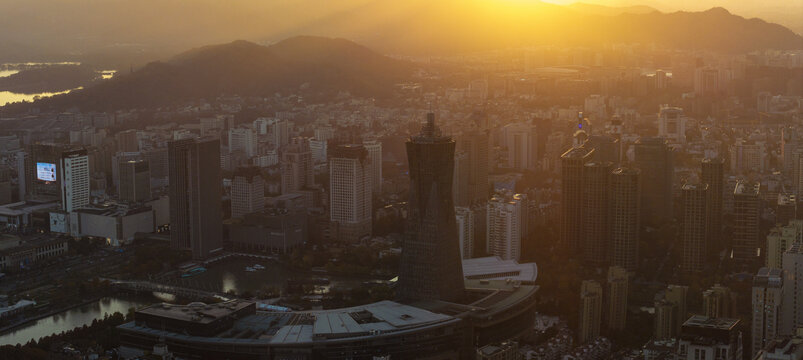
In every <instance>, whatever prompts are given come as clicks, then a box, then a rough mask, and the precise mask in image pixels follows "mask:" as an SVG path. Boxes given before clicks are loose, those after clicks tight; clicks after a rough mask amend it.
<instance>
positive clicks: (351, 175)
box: [329, 145, 372, 243]
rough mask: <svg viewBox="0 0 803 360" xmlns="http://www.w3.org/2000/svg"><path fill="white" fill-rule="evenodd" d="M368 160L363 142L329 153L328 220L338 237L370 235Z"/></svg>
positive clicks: (353, 240) (351, 240)
mask: <svg viewBox="0 0 803 360" xmlns="http://www.w3.org/2000/svg"><path fill="white" fill-rule="evenodd" d="M371 218H372V204H371V159H370V158H369V157H368V151H367V150H366V149H365V147H363V146H362V145H339V146H337V147H335V148H333V149H332V151H330V152H329V220H330V221H331V222H332V223H333V224H336V227H337V239H338V240H339V241H343V242H347V243H356V242H359V241H360V240H362V239H363V238H365V237H370V236H371Z"/></svg>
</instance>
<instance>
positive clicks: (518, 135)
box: [502, 123, 538, 171]
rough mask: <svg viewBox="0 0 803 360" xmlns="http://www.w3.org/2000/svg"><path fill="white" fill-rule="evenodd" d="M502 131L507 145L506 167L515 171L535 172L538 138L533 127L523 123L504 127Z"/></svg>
mask: <svg viewBox="0 0 803 360" xmlns="http://www.w3.org/2000/svg"><path fill="white" fill-rule="evenodd" d="M502 131H503V132H504V134H505V143H506V144H507V166H508V167H509V168H511V169H516V170H533V171H534V170H535V169H536V167H537V166H538V159H536V154H537V148H538V138H537V136H536V133H535V127H534V126H532V125H529V124H525V123H514V124H508V125H506V126H505V127H504V128H503V129H502Z"/></svg>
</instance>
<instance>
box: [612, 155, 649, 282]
mask: <svg viewBox="0 0 803 360" xmlns="http://www.w3.org/2000/svg"><path fill="white" fill-rule="evenodd" d="M610 202H611V209H610V218H611V264H613V265H615V266H621V267H623V268H625V269H627V270H628V271H635V270H636V269H637V268H638V258H639V257H638V253H639V249H638V246H639V234H640V231H641V219H640V218H641V212H640V207H641V171H640V170H639V169H635V168H617V169H615V170H613V172H612V173H611V198H610Z"/></svg>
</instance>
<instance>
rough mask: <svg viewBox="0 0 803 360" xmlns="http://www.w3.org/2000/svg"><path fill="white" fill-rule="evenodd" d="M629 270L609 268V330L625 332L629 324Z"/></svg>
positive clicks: (615, 267) (616, 267)
mask: <svg viewBox="0 0 803 360" xmlns="http://www.w3.org/2000/svg"><path fill="white" fill-rule="evenodd" d="M627 282H628V280H627V270H626V269H624V268H621V267H618V266H611V267H610V268H608V296H607V299H608V306H607V308H608V312H607V316H608V329H611V330H624V328H625V325H626V323H627Z"/></svg>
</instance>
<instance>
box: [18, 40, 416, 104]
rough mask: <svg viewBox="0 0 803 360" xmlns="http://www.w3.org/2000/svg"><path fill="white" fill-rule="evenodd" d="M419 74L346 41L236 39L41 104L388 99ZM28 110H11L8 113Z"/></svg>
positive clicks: (405, 64)
mask: <svg viewBox="0 0 803 360" xmlns="http://www.w3.org/2000/svg"><path fill="white" fill-rule="evenodd" d="M412 70H413V67H412V66H411V65H410V64H409V63H406V62H403V61H400V60H395V59H391V58H389V57H386V56H383V55H380V54H377V53H375V52H373V51H372V50H370V49H368V48H366V47H363V46H361V45H358V44H356V43H353V42H351V41H348V40H343V39H329V38H321V37H311V36H301V37H294V38H290V39H287V40H285V41H281V42H279V43H276V44H274V45H271V46H261V45H257V44H254V43H250V42H247V41H235V42H232V43H229V44H224V45H214V46H206V47H202V48H198V49H193V50H190V51H187V52H185V53H182V54H180V55H178V56H176V57H174V58H173V59H171V60H170V61H167V62H153V63H150V64H148V65H147V66H145V67H143V68H142V69H139V70H137V71H134V72H133V73H130V74H128V73H125V74H121V75H118V76H117V77H116V78H114V79H111V80H107V81H104V82H102V83H100V84H98V85H95V86H91V87H89V88H87V89H83V90H77V91H74V92H72V93H69V94H66V95H61V96H56V97H53V98H45V99H41V100H39V101H38V102H37V103H36V106H38V107H41V108H44V109H48V108H50V109H58V110H63V109H66V108H69V107H73V106H75V107H78V108H80V109H81V110H82V111H91V110H97V111H109V110H116V109H130V108H143V107H159V106H166V105H172V104H175V103H176V102H179V101H183V100H196V99H199V98H207V99H214V98H216V97H217V96H219V95H221V94H223V93H228V94H238V95H242V96H272V95H273V94H274V93H276V92H290V91H292V92H298V93H302V94H309V95H310V96H315V95H317V94H333V93H337V92H339V91H349V92H351V93H353V94H356V95H361V96H366V97H383V96H386V95H388V94H390V93H391V92H392V90H393V85H394V84H395V83H396V82H398V81H402V80H405V79H408V78H409V77H410V75H411V74H412ZM28 107H30V105H26V104H17V105H9V107H8V110H9V111H10V112H12V113H13V112H16V111H24V110H25V109H27V108H28Z"/></svg>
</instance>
